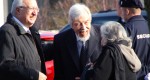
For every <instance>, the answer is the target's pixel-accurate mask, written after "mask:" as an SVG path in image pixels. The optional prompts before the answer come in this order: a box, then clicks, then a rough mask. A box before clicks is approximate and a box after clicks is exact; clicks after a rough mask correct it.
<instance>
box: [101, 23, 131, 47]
mask: <svg viewBox="0 0 150 80" xmlns="http://www.w3.org/2000/svg"><path fill="white" fill-rule="evenodd" d="M100 29H101V35H102V37H103V38H105V39H106V40H108V42H120V41H122V40H124V41H126V42H127V43H128V46H131V45H132V44H131V39H130V37H127V33H126V31H125V29H124V27H123V26H122V25H121V24H120V23H118V22H116V21H108V22H106V23H104V24H103V25H102V26H101V27H100Z"/></svg>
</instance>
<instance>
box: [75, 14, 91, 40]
mask: <svg viewBox="0 0 150 80" xmlns="http://www.w3.org/2000/svg"><path fill="white" fill-rule="evenodd" d="M72 29H73V30H74V31H75V33H76V34H77V35H78V36H79V37H81V38H85V37H88V35H89V34H90V29H91V18H89V17H86V16H79V17H78V18H77V19H76V20H74V21H73V23H72Z"/></svg>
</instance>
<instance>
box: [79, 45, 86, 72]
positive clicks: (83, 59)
mask: <svg viewBox="0 0 150 80" xmlns="http://www.w3.org/2000/svg"><path fill="white" fill-rule="evenodd" d="M85 63H86V46H84V44H82V48H81V52H80V70H81V72H82V71H83V68H84V66H85Z"/></svg>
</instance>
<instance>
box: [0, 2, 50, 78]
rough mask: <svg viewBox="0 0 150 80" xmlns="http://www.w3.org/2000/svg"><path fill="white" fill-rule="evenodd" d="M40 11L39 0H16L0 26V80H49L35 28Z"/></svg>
mask: <svg viewBox="0 0 150 80" xmlns="http://www.w3.org/2000/svg"><path fill="white" fill-rule="evenodd" d="M38 11H39V9H38V5H37V2H36V0H14V2H13V4H12V9H11V13H10V14H9V15H8V18H7V22H6V23H5V24H4V25H3V26H2V27H1V28H0V45H1V46H0V80H46V78H47V77H46V75H45V74H44V72H45V65H44V56H43V54H42V49H41V44H40V38H39V34H38V33H37V31H36V30H35V28H34V27H32V26H33V24H34V22H35V20H36V18H37V14H38ZM41 61H42V62H41Z"/></svg>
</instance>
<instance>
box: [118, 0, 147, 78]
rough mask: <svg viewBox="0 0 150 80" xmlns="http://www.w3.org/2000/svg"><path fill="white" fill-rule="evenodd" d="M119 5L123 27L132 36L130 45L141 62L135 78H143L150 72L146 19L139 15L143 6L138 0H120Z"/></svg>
mask: <svg viewBox="0 0 150 80" xmlns="http://www.w3.org/2000/svg"><path fill="white" fill-rule="evenodd" d="M120 6H121V8H122V12H123V18H124V20H125V21H126V24H125V29H126V30H127V32H128V35H129V36H130V37H131V38H132V44H133V45H132V47H133V49H134V51H135V52H136V54H137V55H138V57H139V59H140V61H141V63H142V68H141V70H140V71H139V72H138V73H137V79H138V80H144V76H145V75H147V74H148V73H149V72H150V65H149V64H150V31H149V27H148V23H147V21H146V20H145V19H144V17H143V16H142V15H141V9H143V6H142V3H141V2H140V0H120Z"/></svg>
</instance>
